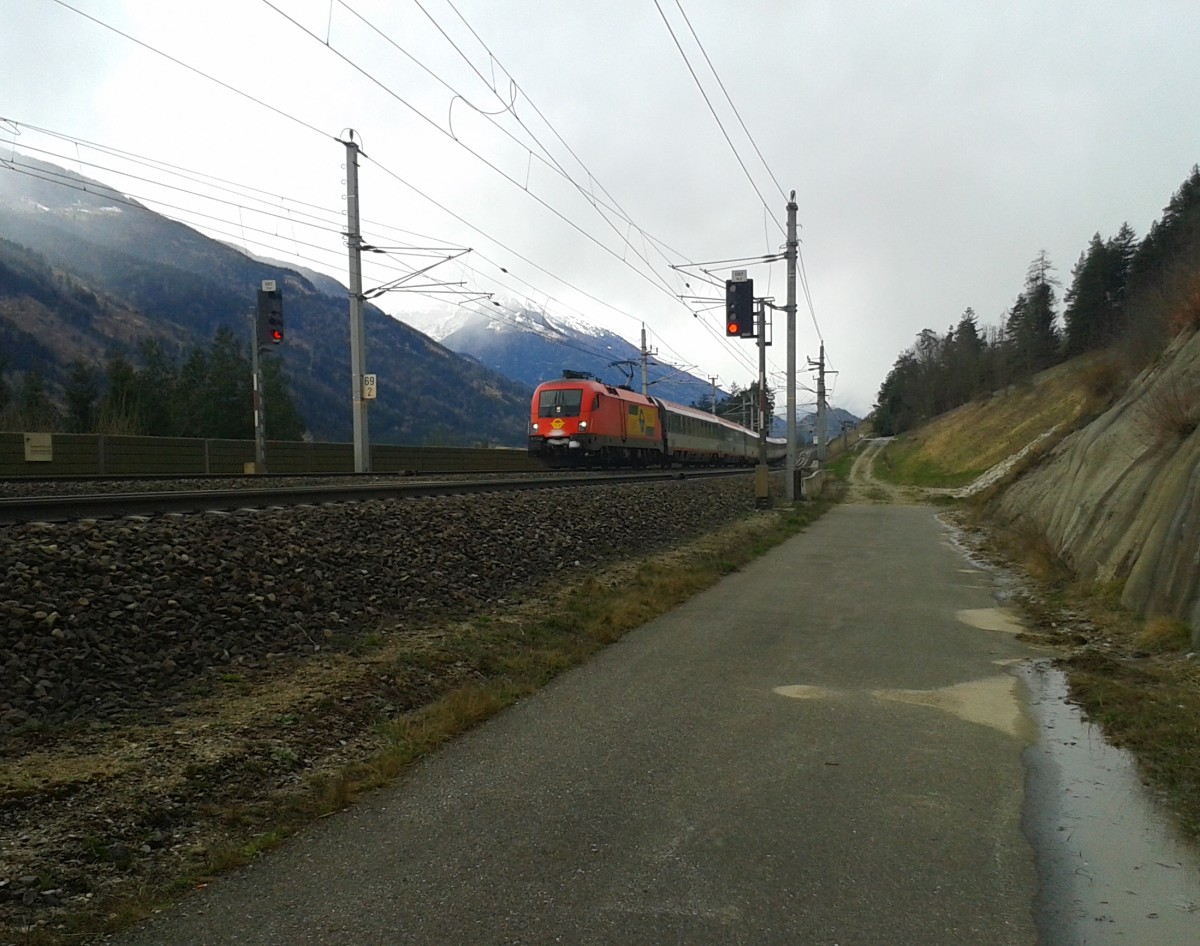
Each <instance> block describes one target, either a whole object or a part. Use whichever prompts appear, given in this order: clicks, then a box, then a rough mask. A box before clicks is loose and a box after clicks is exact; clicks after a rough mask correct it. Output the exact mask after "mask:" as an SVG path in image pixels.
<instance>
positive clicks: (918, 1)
mask: <svg viewBox="0 0 1200 946" xmlns="http://www.w3.org/2000/svg"><path fill="white" fill-rule="evenodd" d="M77 11H79V12H77ZM83 14H86V16H85V15H83ZM685 15H686V18H685ZM88 17H91V18H93V19H89V18H88ZM664 20H665V22H664ZM689 22H690V28H689ZM668 24H669V28H668ZM693 30H694V33H695V36H693V33H692V31H693ZM117 31H119V32H117ZM306 31H307V32H306ZM442 31H444V33H445V35H443V32H442ZM672 31H673V32H674V38H673V36H672ZM122 33H123V34H125V35H121V34H122ZM310 34H311V35H310ZM696 37H698V38H699V43H700V45H698V44H697V41H696ZM676 39H677V40H678V42H679V44H680V45H681V46H682V47H683V51H684V52H685V53H686V62H685V58H684V56H683V55H681V53H680V50H679V48H677V46H676ZM138 41H140V43H142V44H144V45H139V42H138ZM148 47H149V48H148ZM152 50H156V51H157V52H155V51H152ZM163 54H165V56H169V57H171V59H168V58H165V56H164V55H163ZM706 56H707V60H708V61H711V64H712V68H710V67H709V65H708V61H706ZM410 57H411V58H410ZM172 59H173V60H176V61H171V60H172ZM414 60H415V61H414ZM418 63H419V64H418ZM689 63H690V65H691V68H692V69H694V70H695V73H696V76H697V77H698V79H699V83H700V85H701V86H702V87H703V90H704V93H706V94H707V96H708V98H709V99H710V101H711V102H712V106H713V108H714V109H715V110H716V112H717V115H718V116H719V119H720V122H719V123H718V121H717V119H716V118H714V116H713V114H712V112H711V111H710V109H709V106H708V105H707V104H706V103H705V98H704V95H703V94H702V93H701V90H700V88H699V87H698V85H697V81H696V79H694V78H693V77H692V75H691V73H690V72H689V68H688V64H689ZM188 67H190V68H188ZM713 69H715V75H714V72H713ZM193 70H195V71H193ZM202 74H203V75H202ZM717 77H719V79H720V82H721V83H723V84H724V90H725V92H727V93H728V96H729V98H730V99H731V100H732V102H733V105H734V106H736V109H737V114H735V113H734V111H733V109H732V108H731V107H730V105H729V103H728V101H726V99H725V94H724V92H723V91H722V88H721V85H720V84H719V83H718V80H717ZM1198 100H1200V16H1197V8H1196V6H1195V3H1194V0H1178V2H1173V0H1125V2H1112V0H1077V2H1058V0H1037V2H1027V0H988V2H985V0H911V2H900V0H888V2H884V0H828V2H824V0H737V2H732V0H678V2H677V0H658V2H657V3H656V2H655V0H603V2H601V0H452V2H451V0H419V3H418V2H417V0H270V2H266V0H206V2H204V3H183V2H175V0H61V2H60V0H0V116H2V117H3V118H5V119H9V120H11V121H15V122H17V123H19V126H18V127H15V128H14V127H13V126H12V125H11V124H8V125H0V154H2V155H3V156H4V157H11V156H12V155H13V154H29V155H33V156H37V157H42V158H45V159H48V160H53V161H56V162H58V163H65V164H66V166H67V167H69V168H71V169H72V170H76V171H79V172H81V173H83V174H85V175H87V176H89V177H96V178H100V179H102V180H105V181H108V182H111V183H113V184H114V185H115V186H117V187H118V188H120V189H122V190H125V191H126V192H128V193H130V194H132V195H134V196H136V197H138V198H139V199H143V200H144V201H146V202H147V203H149V204H150V206H152V207H154V208H155V209H158V210H161V211H162V212H165V213H168V214H169V215H171V216H175V217H177V218H179V219H182V220H185V221H186V222H189V223H191V224H193V225H197V226H199V227H200V228H201V229H206V230H207V231H208V232H210V233H213V234H214V235H217V236H220V237H221V238H222V239H229V240H232V241H235V242H239V243H243V244H244V245H246V246H248V247H249V248H250V249H251V250H252V251H254V252H256V253H260V254H263V255H270V256H273V257H277V258H285V259H295V260H297V262H299V263H302V264H303V265H306V266H310V267H313V268H317V269H320V270H323V271H326V272H328V273H330V274H331V275H335V276H338V277H339V278H341V279H342V280H343V281H345V279H346V275H345V273H346V254H345V250H344V244H343V240H342V238H341V236H340V233H339V229H340V227H342V226H343V225H344V222H343V218H342V217H341V214H342V212H343V210H344V206H345V201H344V195H345V186H344V184H343V181H344V178H345V172H344V170H343V167H342V166H343V164H344V160H345V149H344V146H343V145H342V144H339V142H338V140H337V139H339V138H344V137H345V135H346V129H353V130H354V131H355V132H356V134H357V138H358V140H359V141H360V142H361V144H362V147H363V149H364V152H365V155H366V157H365V158H363V159H362V162H361V165H360V171H359V179H360V190H361V207H362V217H363V219H364V225H363V231H364V237H365V239H366V240H367V241H368V242H370V243H372V244H373V245H376V246H387V247H391V246H397V247H399V246H403V245H405V244H410V245H411V244H416V245H430V243H431V240H430V239H429V238H432V241H436V243H437V244H439V245H445V246H461V247H471V248H472V249H473V252H472V253H471V254H468V255H466V256H463V257H461V258H460V259H459V260H457V261H454V262H452V263H445V264H442V265H441V266H439V267H438V268H437V269H435V270H434V271H433V272H434V273H435V274H437V275H439V276H440V277H441V278H442V279H445V280H447V281H450V282H464V283H466V285H465V286H464V287H463V288H464V289H467V290H471V291H478V292H480V293H486V292H490V293H494V294H495V296H494V298H495V299H497V300H499V301H501V302H502V303H504V304H505V305H506V306H513V305H518V306H519V305H521V304H525V303H526V302H528V303H531V304H534V305H537V306H539V307H545V308H546V309H547V310H548V311H549V312H551V313H560V314H564V315H571V316H574V317H582V318H585V319H587V320H589V321H591V322H594V323H596V324H599V325H602V326H605V327H607V328H611V329H613V330H614V331H617V332H619V333H620V334H622V335H624V336H625V337H627V338H629V339H630V340H632V341H635V342H636V341H637V340H638V332H639V329H640V326H641V324H642V323H644V324H645V326H646V328H647V331H648V333H649V337H650V344H651V345H652V346H654V347H656V348H657V349H658V350H659V351H660V354H661V357H663V358H664V359H667V360H671V361H674V362H676V363H680V364H683V365H685V366H687V367H689V368H692V369H693V370H694V371H695V372H696V373H697V374H701V375H705V376H707V375H716V376H718V377H719V378H720V381H721V383H722V384H723V385H725V386H728V385H729V384H731V383H738V384H741V385H745V384H747V383H748V382H749V381H750V380H752V379H753V377H754V372H755V371H756V367H755V365H756V360H755V357H756V356H755V352H754V349H753V348H752V345H751V343H750V342H748V341H732V342H731V341H727V340H726V339H725V338H724V337H723V313H722V311H721V309H720V308H719V307H718V308H710V306H711V303H706V302H702V301H689V300H681V299H680V298H679V296H680V295H701V296H703V295H712V296H716V295H718V290H717V289H716V288H715V287H714V286H710V285H706V284H705V283H704V282H703V281H702V279H701V278H694V277H701V276H702V274H701V273H700V271H699V270H698V269H696V268H690V269H688V270H687V272H689V273H691V274H692V276H690V277H685V276H683V275H681V274H680V272H679V271H677V270H672V269H671V268H669V264H671V263H676V264H684V263H689V262H694V263H707V262H710V261H722V260H728V259H731V258H736V257H748V256H761V255H764V254H768V253H775V252H778V251H779V250H780V249H781V248H782V245H783V242H784V229H783V227H784V224H785V219H786V217H785V203H786V200H785V196H784V193H781V190H782V191H783V192H788V191H791V190H795V192H796V200H797V203H798V205H799V220H800V225H801V241H802V243H801V254H802V257H803V263H804V271H805V273H806V274H807V283H808V288H809V296H810V298H811V303H812V312H811V313H810V311H809V306H808V303H807V301H806V299H805V297H804V296H803V295H801V304H800V315H799V321H798V351H799V359H800V364H801V365H802V366H803V365H804V363H805V359H806V358H809V357H815V356H816V355H817V352H818V346H819V344H820V341H819V337H818V330H819V332H820V336H821V337H823V339H824V342H825V346H826V353H827V356H828V358H829V361H830V363H831V365H832V367H833V368H834V369H836V370H837V372H838V374H837V375H836V376H835V377H834V378H832V379H831V384H832V385H833V395H832V398H831V400H832V402H833V403H834V404H835V405H837V406H841V407H845V408H847V409H848V410H851V411H853V412H855V413H858V414H863V413H865V412H866V411H868V410H869V409H870V407H871V405H872V404H873V402H874V399H875V396H876V394H877V393H878V390H879V385H880V383H881V382H882V380H883V378H884V376H885V375H886V373H887V371H888V369H889V368H890V367H891V365H892V363H893V362H894V361H895V359H896V357H897V356H898V354H899V353H900V352H901V351H902V350H903V349H904V348H906V347H907V346H908V345H910V344H911V343H912V341H913V340H914V338H915V336H916V335H917V333H918V332H920V331H921V329H923V328H926V327H930V328H934V329H937V330H938V331H939V332H944V331H945V330H946V328H947V327H948V326H950V325H951V324H953V323H955V322H957V320H958V319H959V317H960V316H961V315H962V312H963V310H964V309H966V308H967V307H968V306H970V307H973V308H974V309H975V311H976V313H977V314H978V316H979V319H980V321H981V323H982V324H984V325H995V324H998V323H999V322H1000V320H1001V318H1002V317H1003V313H1004V311H1005V310H1006V308H1007V307H1008V306H1010V305H1011V303H1012V301H1013V299H1014V298H1015V296H1016V294H1017V293H1018V292H1019V291H1020V289H1021V286H1022V283H1023V280H1024V275H1025V270H1026V267H1027V266H1028V264H1029V262H1030V261H1031V260H1032V259H1033V257H1034V256H1035V255H1036V254H1037V253H1038V252H1039V251H1040V250H1043V249H1044V250H1046V251H1047V252H1048V254H1049V256H1050V258H1051V260H1052V261H1053V263H1054V264H1055V266H1056V268H1057V275H1058V277H1059V278H1060V279H1061V280H1062V282H1063V288H1064V289H1065V287H1066V286H1067V285H1069V282H1070V271H1071V267H1072V266H1073V265H1074V264H1075V262H1076V260H1077V258H1078V256H1079V254H1080V252H1081V251H1082V250H1083V249H1084V247H1085V246H1086V244H1087V241H1088V239H1089V238H1090V237H1091V235H1092V234H1093V233H1095V232H1097V231H1099V232H1100V233H1101V234H1102V235H1104V236H1106V237H1107V236H1110V235H1112V234H1113V233H1114V232H1115V231H1116V230H1117V228H1118V227H1119V226H1120V225H1121V223H1122V222H1125V221H1128V222H1129V223H1130V224H1131V225H1132V226H1133V228H1134V229H1135V230H1136V232H1137V234H1138V235H1139V237H1140V236H1141V235H1143V234H1144V233H1145V231H1146V229H1147V228H1148V226H1149V225H1150V223H1151V222H1152V221H1153V220H1155V219H1157V218H1158V216H1159V215H1160V214H1161V211H1162V208H1163V206H1164V205H1165V204H1166V202H1167V201H1168V200H1169V198H1170V196H1171V194H1172V192H1173V191H1174V190H1175V189H1176V188H1177V187H1178V185H1179V184H1180V183H1181V182H1182V181H1183V179H1184V178H1185V177H1186V176H1187V174H1188V172H1189V171H1190V169H1191V167H1192V166H1193V165H1194V164H1195V163H1196V162H1197V161H1200V119H1198V114H1197V106H1196V102H1197V101H1198ZM485 113H490V114H485ZM739 115H740V121H739V117H738V116H739ZM742 122H744V124H745V128H746V129H748V130H749V133H750V136H752V138H748V137H747V135H746V132H745V131H744V130H743V129H742V124H741V123H742ZM37 129H45V130H48V131H50V132H53V133H55V135H59V136H63V137H54V136H51V135H47V134H44V133H43V132H41V131H38V130H37ZM722 129H724V131H722ZM725 134H728V136H729V138H730V139H731V140H732V143H733V147H731V146H730V144H729V143H728V142H727V141H726V138H725ZM80 139H82V140H83V141H86V142H94V143H98V144H101V145H104V146H106V147H107V148H111V149H116V150H118V151H121V152H125V153H127V154H128V155H132V156H136V157H137V158H148V159H153V160H155V161H158V162H164V164H163V165H152V166H149V167H147V166H145V165H140V164H134V163H133V162H132V161H131V160H130V159H129V158H126V157H118V156H114V155H110V154H105V153H103V152H100V151H97V150H95V149H93V148H90V147H87V146H85V145H83V144H79V143H77V142H78V140H80ZM755 146H757V148H758V150H760V151H761V153H762V158H763V159H765V164H764V161H763V160H762V159H760V158H759V157H758V155H757V154H756V150H755ZM568 148H569V150H568ZM735 149H736V156H735ZM739 157H740V159H741V162H743V163H744V164H745V167H746V169H748V172H749V174H748V175H747V173H746V171H743V169H742V167H741V166H740V165H739ZM489 164H490V165H491V166H489ZM97 165H99V166H97ZM164 165H170V166H173V167H172V168H168V167H166V166H164ZM175 169H186V170H187V171H189V172H196V173H198V174H201V175H207V176H210V177H211V178H215V179H216V181H212V180H208V179H205V180H204V181H198V182H192V183H187V184H185V182H184V181H183V179H182V178H181V177H180V176H179V173H178V171H177V170H175ZM0 173H11V172H9V171H6V170H4V169H2V168H0ZM132 174H136V175H137V176H139V177H141V178H144V180H138V179H137V178H136V177H133V176H131V175H132ZM568 178H569V180H568ZM751 181H753V184H752V183H751ZM218 182H219V183H218ZM756 188H757V192H756ZM185 190H186V191H191V192H194V193H185ZM760 194H761V197H760ZM585 195H591V197H592V198H595V199H596V200H597V201H598V202H599V203H600V204H601V206H600V209H599V210H598V209H597V207H596V205H595V204H593V203H592V202H591V200H589V199H588V198H587V197H586V196H585ZM439 205H440V206H439ZM604 205H607V209H606V208H605V206H604ZM314 223H315V224H316V225H315V226H314V225H313V224H314ZM402 231H412V232H415V233H417V234H420V235H421V236H419V237H415V236H413V235H412V233H405V232H402ZM647 261H648V262H647ZM429 262H431V260H430V259H428V258H422V257H418V256H413V255H392V256H386V257H385V256H382V255H378V254H374V255H372V257H371V261H370V262H369V264H368V265H367V268H366V270H365V273H364V282H365V285H366V287H367V288H371V287H373V286H375V285H378V284H380V283H383V282H386V281H388V280H392V279H395V278H397V277H398V276H400V275H401V273H402V272H403V271H404V269H405V268H406V267H407V268H412V267H414V266H415V267H420V266H425V265H427V264H428V263H429ZM500 267H503V269H505V270H507V272H503V271H501V269H500ZM706 268H707V269H709V270H711V272H712V273H713V276H714V278H715V280H716V281H717V282H718V283H721V282H722V281H723V280H724V279H725V278H727V276H728V275H729V270H730V269H731V268H732V266H731V265H729V264H726V263H717V264H716V265H712V266H708V267H706ZM751 275H752V276H753V277H754V278H755V290H756V292H755V294H756V295H771V296H774V298H775V300H776V303H778V304H780V305H782V304H783V303H784V302H785V296H786V278H785V271H784V266H783V263H775V264H773V265H759V266H755V267H752V268H751ZM685 278H687V280H688V282H690V286H691V288H690V289H689V288H687V287H686V286H685V285H684V279H685ZM377 301H378V302H379V303H380V304H381V306H382V307H383V308H384V309H385V310H388V311H392V312H395V311H400V310H403V309H423V310H426V309H430V308H432V307H434V306H435V305H436V303H435V302H434V301H431V300H430V299H429V298H428V297H425V296H420V295H416V294H412V293H388V294H386V295H383V296H381V297H380V298H379V299H378V300H377ZM497 311H499V310H497ZM814 314H815V318H814ZM777 318H778V326H777V333H776V334H777V340H776V344H775V345H774V346H773V347H772V348H771V349H770V357H769V361H770V370H772V372H779V371H782V369H783V368H784V366H785V364H786V354H785V351H784V338H785V335H784V331H783V327H784V321H783V315H782V313H781V314H779V316H778V317H777ZM369 346H370V342H369V339H368V365H367V368H368V370H369V371H375V372H378V373H381V374H382V373H386V372H387V371H388V370H389V367H390V366H387V365H378V364H372V363H371V359H370V347H369ZM772 380H773V383H776V384H779V385H780V387H782V377H781V376H779V375H773V379H772ZM801 382H802V383H804V384H808V385H811V384H812V383H813V382H812V379H811V378H810V377H809V376H808V375H807V374H804V375H802V377H801ZM697 393H698V394H700V393H702V392H700V391H698V392H697ZM782 397H783V395H782V391H781V393H780V399H781V401H782ZM811 399H812V395H811V394H809V393H808V392H801V394H800V400H801V402H802V403H803V402H805V401H811Z"/></svg>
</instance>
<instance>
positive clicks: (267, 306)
mask: <svg viewBox="0 0 1200 946" xmlns="http://www.w3.org/2000/svg"><path fill="white" fill-rule="evenodd" d="M255 327H256V333H255V334H256V335H257V337H258V347H259V349H260V350H261V349H263V348H269V347H270V346H272V345H278V344H279V343H280V342H282V341H283V290H282V289H279V288H277V286H276V283H275V280H273V279H264V280H263V288H261V289H259V290H258V309H257V312H256V317H255Z"/></svg>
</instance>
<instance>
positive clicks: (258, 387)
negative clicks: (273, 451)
mask: <svg viewBox="0 0 1200 946" xmlns="http://www.w3.org/2000/svg"><path fill="white" fill-rule="evenodd" d="M261 341H262V340H261V339H260V338H259V336H258V313H257V312H256V311H252V312H251V313H250V374H251V380H250V383H251V385H252V397H253V400H254V472H255V473H266V472H267V411H266V404H265V403H264V401H263V381H262V362H261V360H260V359H261V358H262V355H261V354H260V353H261V351H262V349H261V348H259V345H260V344H261Z"/></svg>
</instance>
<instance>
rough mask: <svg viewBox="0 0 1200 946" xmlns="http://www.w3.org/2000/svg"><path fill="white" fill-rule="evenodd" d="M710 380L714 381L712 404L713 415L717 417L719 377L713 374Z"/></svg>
mask: <svg viewBox="0 0 1200 946" xmlns="http://www.w3.org/2000/svg"><path fill="white" fill-rule="evenodd" d="M708 380H709V381H710V382H711V383H712V404H711V405H710V406H711V408H712V416H713V417H716V416H717V377H716V375H713V376H712V377H711V378H709V379H708Z"/></svg>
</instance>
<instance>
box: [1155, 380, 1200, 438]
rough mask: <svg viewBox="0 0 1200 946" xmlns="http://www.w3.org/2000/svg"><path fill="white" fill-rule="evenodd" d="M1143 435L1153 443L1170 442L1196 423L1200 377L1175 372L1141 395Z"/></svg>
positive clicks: (1199, 418)
mask: <svg viewBox="0 0 1200 946" xmlns="http://www.w3.org/2000/svg"><path fill="white" fill-rule="evenodd" d="M1141 412H1142V418H1143V420H1144V421H1145V425H1146V426H1145V429H1146V435H1147V436H1148V437H1149V438H1150V440H1151V442H1152V443H1153V444H1154V445H1155V446H1166V445H1170V444H1174V443H1176V442H1178V441H1180V440H1183V439H1185V438H1187V437H1189V436H1190V435H1191V433H1192V431H1194V430H1195V429H1196V428H1197V427H1200V379H1197V378H1195V377H1193V376H1191V375H1184V376H1177V377H1174V378H1172V379H1171V380H1170V381H1165V382H1163V383H1161V384H1159V385H1158V386H1157V387H1156V388H1155V389H1154V390H1153V391H1152V392H1150V394H1149V395H1147V396H1146V397H1144V398H1143V399H1142V403H1141Z"/></svg>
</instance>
